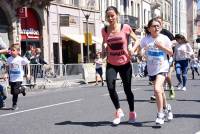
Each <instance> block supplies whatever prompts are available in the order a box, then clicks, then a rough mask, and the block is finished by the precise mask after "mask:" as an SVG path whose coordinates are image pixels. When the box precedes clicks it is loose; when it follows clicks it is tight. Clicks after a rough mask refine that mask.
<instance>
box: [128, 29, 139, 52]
mask: <svg viewBox="0 0 200 134" xmlns="http://www.w3.org/2000/svg"><path fill="white" fill-rule="evenodd" d="M130 37H131V38H132V39H133V40H134V41H135V43H134V45H133V47H132V48H130V49H129V51H130V52H131V55H134V54H138V53H139V52H140V50H141V49H140V40H139V39H138V37H137V36H136V34H135V33H134V32H133V31H132V30H131V33H130Z"/></svg>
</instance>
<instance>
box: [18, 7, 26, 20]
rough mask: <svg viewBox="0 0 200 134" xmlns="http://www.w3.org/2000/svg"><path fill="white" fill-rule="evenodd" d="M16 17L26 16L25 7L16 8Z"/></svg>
mask: <svg viewBox="0 0 200 134" xmlns="http://www.w3.org/2000/svg"><path fill="white" fill-rule="evenodd" d="M16 13H17V17H19V18H26V17H28V13H27V7H20V8H17V9H16Z"/></svg>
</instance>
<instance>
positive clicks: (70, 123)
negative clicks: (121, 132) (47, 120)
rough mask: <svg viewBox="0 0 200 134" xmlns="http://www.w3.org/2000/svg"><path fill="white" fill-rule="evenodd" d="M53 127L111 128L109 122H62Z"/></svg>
mask: <svg viewBox="0 0 200 134" xmlns="http://www.w3.org/2000/svg"><path fill="white" fill-rule="evenodd" d="M55 125H83V126H88V127H98V126H112V122H110V121H96V122H74V121H63V122H59V123H55Z"/></svg>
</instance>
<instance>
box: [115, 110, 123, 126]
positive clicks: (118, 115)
mask: <svg viewBox="0 0 200 134" xmlns="http://www.w3.org/2000/svg"><path fill="white" fill-rule="evenodd" d="M122 117H124V113H123V111H122V110H121V109H119V110H117V112H116V113H115V119H114V120H113V125H118V124H119V123H120V122H121V118H122Z"/></svg>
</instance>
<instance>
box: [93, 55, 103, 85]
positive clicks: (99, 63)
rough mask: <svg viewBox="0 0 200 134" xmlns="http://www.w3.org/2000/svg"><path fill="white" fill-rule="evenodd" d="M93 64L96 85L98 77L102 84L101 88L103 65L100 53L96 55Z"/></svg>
mask: <svg viewBox="0 0 200 134" xmlns="http://www.w3.org/2000/svg"><path fill="white" fill-rule="evenodd" d="M94 63H95V69H96V85H98V84H99V83H98V81H99V77H100V79H101V82H102V86H103V85H104V81H103V76H102V75H103V69H102V65H103V60H102V58H101V53H100V52H98V53H97V54H96V58H95V60H94Z"/></svg>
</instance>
